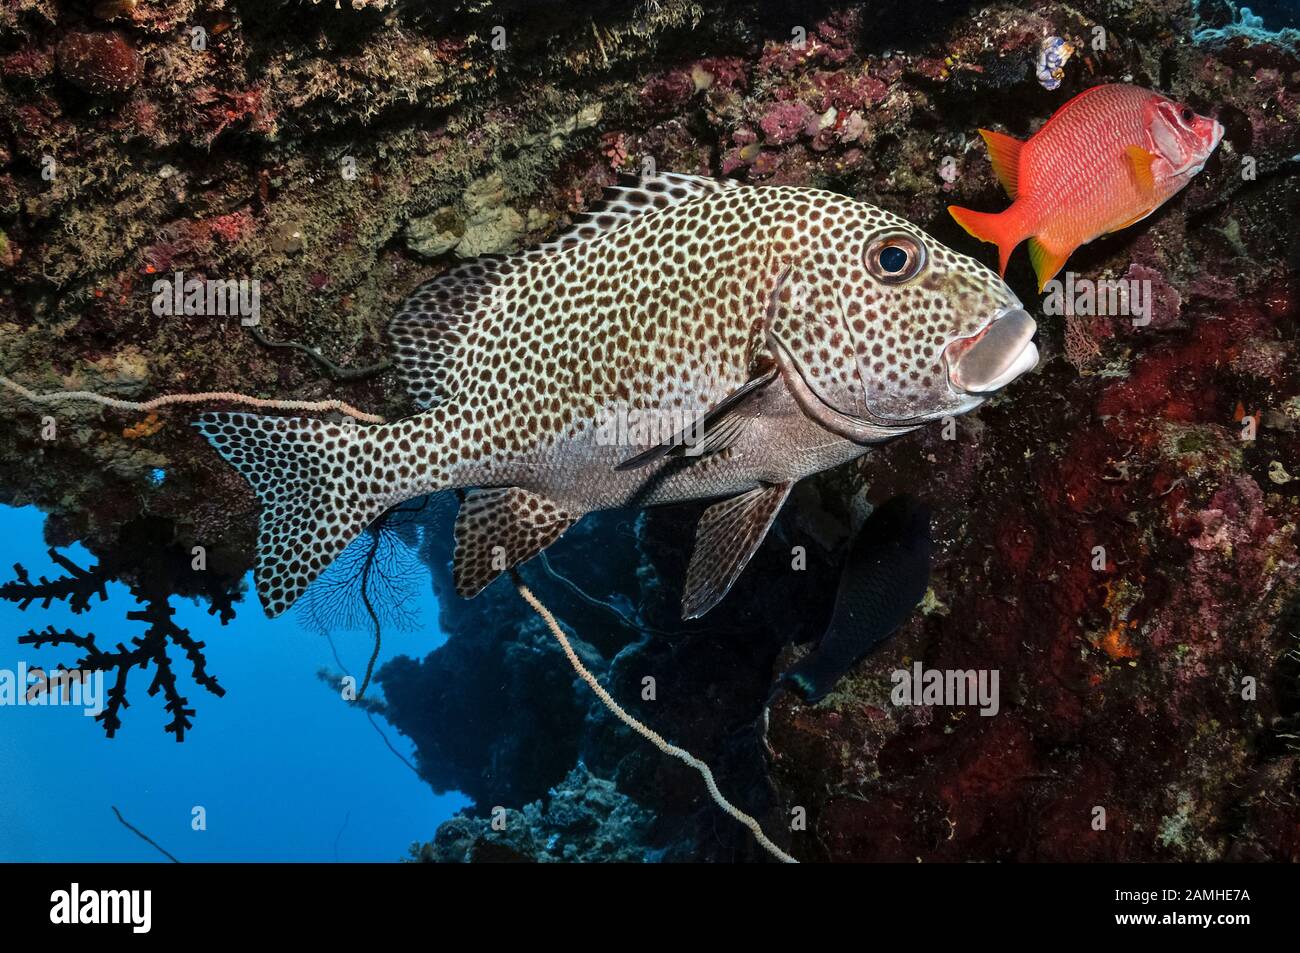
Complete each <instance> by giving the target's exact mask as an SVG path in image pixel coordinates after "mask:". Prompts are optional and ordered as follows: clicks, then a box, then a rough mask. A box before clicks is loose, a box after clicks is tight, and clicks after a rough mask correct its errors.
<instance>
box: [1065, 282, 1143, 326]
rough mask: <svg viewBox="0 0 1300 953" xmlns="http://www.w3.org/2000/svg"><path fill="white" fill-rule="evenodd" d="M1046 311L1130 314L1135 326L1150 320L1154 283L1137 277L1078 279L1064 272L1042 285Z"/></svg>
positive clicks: (1069, 314)
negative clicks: (1062, 278)
mask: <svg viewBox="0 0 1300 953" xmlns="http://www.w3.org/2000/svg"><path fill="white" fill-rule="evenodd" d="M1043 291H1044V292H1045V293H1046V295H1047V296H1046V297H1045V298H1044V299H1043V314H1046V315H1051V316H1057V317H1059V316H1061V315H1066V316H1074V315H1079V316H1083V317H1092V316H1094V315H1095V316H1099V317H1131V318H1132V319H1133V327H1135V328H1141V327H1145V326H1146V325H1148V324H1150V323H1151V300H1152V299H1151V282H1150V281H1148V280H1146V279H1145V278H1143V279H1137V278H1114V279H1112V278H1102V279H1092V278H1079V277H1076V276H1075V273H1074V272H1072V271H1067V272H1065V280H1064V281H1062V280H1060V279H1059V278H1053V279H1052V280H1051V281H1049V282H1048V283H1047V284H1045V285H1044V286H1043Z"/></svg>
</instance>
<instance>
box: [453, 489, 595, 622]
mask: <svg viewBox="0 0 1300 953" xmlns="http://www.w3.org/2000/svg"><path fill="white" fill-rule="evenodd" d="M581 515H582V514H580V513H579V514H572V513H569V512H566V511H565V510H564V509H563V508H561V507H560V506H559V504H557V503H555V502H554V501H552V500H548V499H547V498H546V497H544V496H540V495H538V494H536V493H532V492H530V491H528V490H525V489H521V488H520V487H517V486H507V487H494V488H491V489H484V490H470V491H469V492H468V493H466V494H465V499H464V501H463V502H462V503H461V505H460V512H459V513H458V514H457V515H456V529H455V539H456V550H455V555H454V557H453V559H454V565H453V567H452V578H453V579H454V581H455V583H456V592H457V593H459V594H460V595H461V596H463V597H465V598H466V599H469V598H472V597H473V596H476V595H478V594H479V593H480V592H482V591H483V588H484V587H485V586H486V585H487V584H488V583H490V582H491V581H492V580H494V579H496V577H497V576H499V575H501V574H502V573H503V572H505V571H506V570H508V569H511V568H513V567H514V566H517V565H518V564H519V563H522V562H524V561H525V560H528V559H531V558H532V557H534V556H536V555H537V554H538V553H540V552H541V551H542V550H543V549H545V548H546V547H547V546H549V545H551V543H553V542H555V541H556V540H557V539H559V538H560V537H561V536H562V535H563V534H564V531H565V530H567V529H568V528H569V527H570V526H572V525H573V524H574V523H576V522H577V521H578V518H579V517H580V516H581Z"/></svg>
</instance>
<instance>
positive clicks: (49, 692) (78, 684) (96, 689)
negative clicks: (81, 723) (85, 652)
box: [0, 662, 105, 716]
mask: <svg viewBox="0 0 1300 953" xmlns="http://www.w3.org/2000/svg"><path fill="white" fill-rule="evenodd" d="M104 698H105V695H104V673H103V672H102V671H100V670H85V669H76V668H57V669H54V670H53V671H49V672H47V671H46V670H45V669H42V668H28V667H27V663H26V662H19V663H18V669H17V671H14V670H11V669H7V668H0V707H5V708H8V707H14V706H17V707H24V706H30V707H66V708H81V709H82V714H84V715H87V716H94V715H98V714H99V713H100V712H102V711H103V710H104Z"/></svg>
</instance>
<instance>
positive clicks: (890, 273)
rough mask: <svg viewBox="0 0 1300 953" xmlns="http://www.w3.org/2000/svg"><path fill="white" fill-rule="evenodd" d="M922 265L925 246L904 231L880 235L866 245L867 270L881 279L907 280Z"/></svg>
mask: <svg viewBox="0 0 1300 953" xmlns="http://www.w3.org/2000/svg"><path fill="white" fill-rule="evenodd" d="M924 265H925V248H924V247H923V246H922V245H921V243H920V242H918V241H917V240H916V239H915V238H913V237H912V236H911V235H908V234H907V233H905V232H898V233H895V234H891V235H884V236H881V237H880V238H877V239H876V240H875V241H873V242H871V244H870V245H868V246H867V270H868V271H870V272H871V274H872V275H873V276H875V277H876V278H878V279H880V280H881V281H884V282H888V283H890V284H898V283H899V282H903V281H909V280H911V279H912V278H915V277H916V275H917V273H918V272H919V271H920V270H921V268H922V267H923V266H924Z"/></svg>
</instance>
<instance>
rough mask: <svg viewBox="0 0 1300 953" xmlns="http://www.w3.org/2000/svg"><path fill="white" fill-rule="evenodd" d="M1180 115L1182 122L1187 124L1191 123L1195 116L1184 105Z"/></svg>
mask: <svg viewBox="0 0 1300 953" xmlns="http://www.w3.org/2000/svg"><path fill="white" fill-rule="evenodd" d="M1182 117H1183V122H1185V123H1187V124H1188V125H1191V123H1192V120H1193V119H1195V118H1196V113H1194V112H1192V111H1191V109H1189V108H1188V107H1186V106H1184V107H1183V112H1182Z"/></svg>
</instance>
